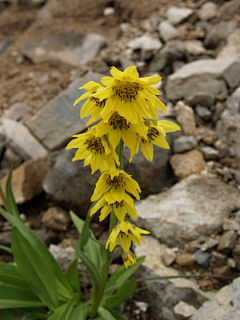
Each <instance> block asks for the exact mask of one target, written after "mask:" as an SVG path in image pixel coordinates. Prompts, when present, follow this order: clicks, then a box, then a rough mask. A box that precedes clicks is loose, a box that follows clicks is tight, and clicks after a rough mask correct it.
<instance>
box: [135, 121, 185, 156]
mask: <svg viewBox="0 0 240 320" xmlns="http://www.w3.org/2000/svg"><path fill="white" fill-rule="evenodd" d="M146 126H147V130H148V131H147V139H145V138H144V137H140V136H138V138H137V139H138V142H137V145H136V146H137V147H136V150H135V154H136V153H137V152H138V148H139V145H141V151H142V154H143V155H144V157H145V158H146V159H147V160H148V161H153V144H155V145H157V146H158V147H160V148H163V149H170V147H169V144H168V142H167V140H166V138H165V136H166V133H167V132H174V131H177V130H181V129H180V127H179V126H178V125H177V124H175V123H173V122H171V121H167V120H159V121H149V122H148V123H147V124H146Z"/></svg>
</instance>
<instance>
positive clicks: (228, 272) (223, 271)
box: [213, 265, 232, 281]
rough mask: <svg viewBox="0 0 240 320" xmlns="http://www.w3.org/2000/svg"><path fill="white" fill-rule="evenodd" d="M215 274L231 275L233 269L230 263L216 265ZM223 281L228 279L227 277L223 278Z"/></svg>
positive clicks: (221, 275)
mask: <svg viewBox="0 0 240 320" xmlns="http://www.w3.org/2000/svg"><path fill="white" fill-rule="evenodd" d="M213 274H215V275H216V276H220V277H231V276H232V270H231V268H230V267H229V266H228V265H226V266H221V267H214V268H213ZM222 281H226V279H222Z"/></svg>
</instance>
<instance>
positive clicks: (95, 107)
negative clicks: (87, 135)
mask: <svg viewBox="0 0 240 320" xmlns="http://www.w3.org/2000/svg"><path fill="white" fill-rule="evenodd" d="M101 88H103V86H102V85H101V84H99V83H97V82H95V81H89V82H88V83H86V84H85V85H84V86H82V87H80V88H79V89H85V90H88V92H85V93H84V94H82V95H81V97H80V98H78V99H77V100H76V101H75V102H74V104H73V106H75V105H76V104H77V103H78V102H79V101H81V100H83V99H86V98H88V99H87V101H86V102H85V103H84V104H83V105H82V107H81V110H80V116H81V119H83V118H85V117H87V116H89V115H90V114H91V119H90V120H89V121H88V124H90V123H92V122H93V121H95V120H97V119H98V118H99V117H100V113H101V112H102V110H103V108H104V106H105V103H106V99H103V100H101V101H100V100H99V99H98V98H95V97H92V96H91V95H92V94H94V93H96V92H98V90H101Z"/></svg>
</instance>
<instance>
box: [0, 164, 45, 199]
mask: <svg viewBox="0 0 240 320" xmlns="http://www.w3.org/2000/svg"><path fill="white" fill-rule="evenodd" d="M48 170H49V167H48V165H47V163H46V161H45V160H43V159H40V158H36V159H32V160H29V161H26V162H24V163H23V164H22V165H21V166H20V167H18V168H17V169H14V170H13V173H12V191H13V195H14V198H15V201H16V203H17V204H22V203H25V202H27V201H30V200H32V199H33V198H34V197H35V196H36V195H38V194H40V193H42V192H43V189H42V181H43V179H44V177H45V176H46V174H47V172H48ZM6 181H7V177H5V178H3V179H2V180H1V183H2V185H3V186H5V184H6ZM0 204H1V205H2V202H1V200H0Z"/></svg>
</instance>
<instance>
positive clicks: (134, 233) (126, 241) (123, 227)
mask: <svg viewBox="0 0 240 320" xmlns="http://www.w3.org/2000/svg"><path fill="white" fill-rule="evenodd" d="M149 233H150V232H149V231H146V230H143V229H140V228H138V227H136V226H135V225H134V224H133V223H131V222H129V221H122V222H120V223H119V224H117V225H116V226H115V227H114V229H113V230H112V232H111V234H110V236H109V238H108V240H107V243H106V249H107V248H108V247H109V250H110V251H113V250H114V248H115V247H116V245H117V244H118V241H120V244H121V247H122V249H123V250H124V251H125V252H128V251H129V249H130V246H131V242H132V241H133V242H134V243H136V244H137V245H138V246H140V240H142V241H144V242H145V240H144V238H143V237H142V236H141V234H149Z"/></svg>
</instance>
